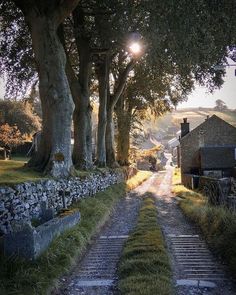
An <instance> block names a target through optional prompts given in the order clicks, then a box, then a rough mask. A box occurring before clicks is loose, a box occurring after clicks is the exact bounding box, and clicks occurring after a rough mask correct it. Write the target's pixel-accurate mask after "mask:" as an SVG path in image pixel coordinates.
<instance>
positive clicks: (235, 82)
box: [0, 62, 236, 109]
mask: <svg viewBox="0 0 236 295" xmlns="http://www.w3.org/2000/svg"><path fill="white" fill-rule="evenodd" d="M230 64H233V62H230ZM235 71H236V66H232V67H226V75H225V78H224V80H225V83H224V84H223V86H222V87H221V89H219V90H215V91H214V92H213V94H210V93H207V89H206V88H204V87H200V86H198V85H196V87H195V90H194V91H193V92H192V94H191V95H190V96H189V98H188V101H187V102H183V103H181V104H179V106H178V109H180V108H190V107H214V106H215V101H216V100H217V99H221V100H223V101H224V102H225V103H226V105H227V106H228V108H230V109H236V76H235ZM3 97H4V83H3V81H2V80H0V98H3Z"/></svg>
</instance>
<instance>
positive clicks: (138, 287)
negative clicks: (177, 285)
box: [118, 193, 174, 295]
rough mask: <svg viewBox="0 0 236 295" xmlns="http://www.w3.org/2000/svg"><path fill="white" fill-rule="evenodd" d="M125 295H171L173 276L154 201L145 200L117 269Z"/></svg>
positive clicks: (150, 198)
mask: <svg viewBox="0 0 236 295" xmlns="http://www.w3.org/2000/svg"><path fill="white" fill-rule="evenodd" d="M118 275H119V282H118V287H119V290H120V292H121V294H122V295H153V294H159V295H171V294H173V293H174V292H173V286H172V273H171V269H170V263H169V258H168V254H167V250H166V248H165V243H164V240H163V236H162V233H161V229H160V227H159V225H158V223H157V209H156V206H155V199H154V198H153V197H152V195H151V194H150V193H148V194H147V197H145V198H144V200H143V203H142V206H141V209H140V213H139V217H138V222H137V225H136V227H135V229H134V231H133V232H132V233H131V235H130V237H129V238H128V240H127V242H126V244H125V247H124V249H123V253H122V256H121V259H120V262H119V267H118Z"/></svg>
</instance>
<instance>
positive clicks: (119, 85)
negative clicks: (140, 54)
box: [111, 59, 135, 107]
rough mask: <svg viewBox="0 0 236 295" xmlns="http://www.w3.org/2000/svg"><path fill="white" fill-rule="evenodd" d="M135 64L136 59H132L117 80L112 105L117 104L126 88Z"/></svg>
mask: <svg viewBox="0 0 236 295" xmlns="http://www.w3.org/2000/svg"><path fill="white" fill-rule="evenodd" d="M134 64H135V60H134V59H132V60H131V61H130V62H129V63H128V64H127V66H126V68H125V69H124V71H123V72H122V73H121V74H120V75H119V78H118V82H117V86H116V87H115V90H114V95H113V96H112V102H111V103H112V105H113V107H114V106H115V105H116V103H117V101H118V99H119V98H120V96H121V94H122V92H123V90H124V88H125V83H126V80H127V77H128V75H129V73H130V71H131V70H132V69H133V67H134Z"/></svg>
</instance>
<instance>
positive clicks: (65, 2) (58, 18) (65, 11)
mask: <svg viewBox="0 0 236 295" xmlns="http://www.w3.org/2000/svg"><path fill="white" fill-rule="evenodd" d="M18 1H19V0H18ZM79 2H80V0H61V1H60V4H59V6H58V8H57V9H56V11H55V14H54V18H55V22H56V24H57V25H58V26H59V25H60V24H61V23H62V22H63V21H64V19H65V18H66V17H68V16H69V15H70V14H71V12H72V11H73V10H74V9H75V8H76V6H77V5H78V4H79Z"/></svg>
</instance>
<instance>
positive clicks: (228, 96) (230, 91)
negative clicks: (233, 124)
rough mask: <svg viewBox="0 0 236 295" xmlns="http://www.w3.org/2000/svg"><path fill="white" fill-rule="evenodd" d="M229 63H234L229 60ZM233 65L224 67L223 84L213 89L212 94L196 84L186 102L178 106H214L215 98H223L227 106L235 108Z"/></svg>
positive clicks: (235, 88)
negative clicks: (217, 88)
mask: <svg viewBox="0 0 236 295" xmlns="http://www.w3.org/2000/svg"><path fill="white" fill-rule="evenodd" d="M230 64H235V63H233V62H230ZM235 70H236V64H235V66H231V67H226V75H225V77H224V80H225V82H224V84H223V85H222V87H221V88H220V89H219V90H215V91H214V92H213V94H210V93H207V89H206V88H205V87H199V86H197V85H196V87H195V90H194V91H193V92H192V94H191V95H190V96H189V98H188V101H187V102H183V103H182V104H179V106H178V108H179V109H180V108H190V107H214V106H215V101H216V100H217V99H221V100H223V101H224V102H225V103H226V105H227V106H228V108H230V109H236V76H235Z"/></svg>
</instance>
